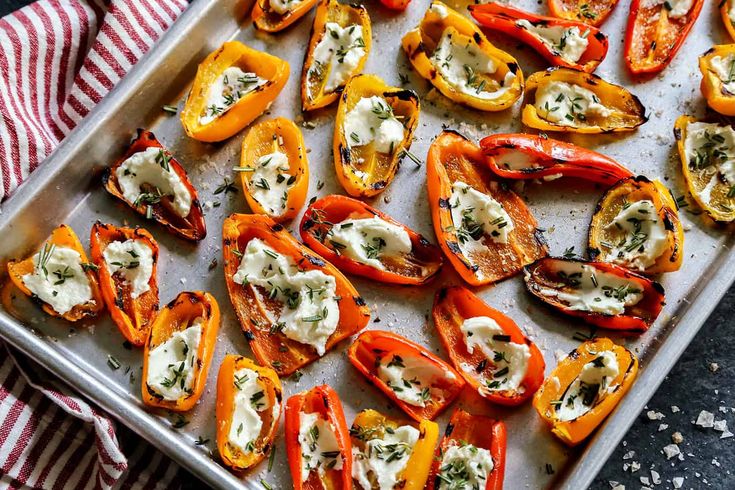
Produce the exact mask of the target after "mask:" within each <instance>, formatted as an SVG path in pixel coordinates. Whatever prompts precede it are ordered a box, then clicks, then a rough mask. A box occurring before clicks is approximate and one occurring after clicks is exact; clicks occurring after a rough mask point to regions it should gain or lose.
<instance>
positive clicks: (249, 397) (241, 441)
mask: <svg viewBox="0 0 735 490" xmlns="http://www.w3.org/2000/svg"><path fill="white" fill-rule="evenodd" d="M233 382H234V383H235V400H234V405H233V407H232V423H231V425H230V433H229V434H228V436H227V437H228V440H229V441H230V443H231V444H232V445H234V446H236V447H237V448H239V449H240V450H241V451H242V452H244V453H252V452H253V449H254V448H255V441H256V440H257V439H258V437H259V436H260V431H261V430H262V428H263V421H262V420H261V418H260V415H259V414H258V412H262V411H264V410H267V409H269V408H271V403H270V400H269V399H268V397H267V396H266V395H265V391H264V390H263V387H262V386H261V385H260V383H259V382H258V373H257V372H255V371H253V370H252V369H247V368H243V369H238V370H237V371H235V377H234V380H233ZM275 408H276V409H277V408H278V407H275Z"/></svg>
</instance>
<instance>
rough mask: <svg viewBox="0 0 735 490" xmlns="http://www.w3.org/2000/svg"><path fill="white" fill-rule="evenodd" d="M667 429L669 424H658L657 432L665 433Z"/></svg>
mask: <svg viewBox="0 0 735 490" xmlns="http://www.w3.org/2000/svg"><path fill="white" fill-rule="evenodd" d="M668 428H669V424H659V426H658V431H659V432H663V431H665V430H666V429H668Z"/></svg>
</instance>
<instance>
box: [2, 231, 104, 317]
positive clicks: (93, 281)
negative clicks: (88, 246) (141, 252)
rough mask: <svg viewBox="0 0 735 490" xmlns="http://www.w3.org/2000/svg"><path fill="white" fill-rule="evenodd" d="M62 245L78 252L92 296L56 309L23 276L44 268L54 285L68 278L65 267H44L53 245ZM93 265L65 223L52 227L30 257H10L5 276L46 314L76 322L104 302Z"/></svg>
mask: <svg viewBox="0 0 735 490" xmlns="http://www.w3.org/2000/svg"><path fill="white" fill-rule="evenodd" d="M62 247H63V248H68V249H71V250H73V251H75V252H77V253H78V254H79V257H80V259H79V261H80V265H81V270H82V272H83V273H84V275H85V276H86V279H87V282H88V283H89V287H90V290H91V298H92V299H91V300H90V301H88V302H86V303H83V304H77V305H74V306H73V307H72V308H71V309H69V310H68V311H65V312H58V311H56V310H54V307H53V306H51V304H49V303H47V302H45V301H44V300H43V299H41V298H40V297H38V296H37V295H36V294H34V293H33V291H31V290H30V288H29V287H28V286H27V285H26V283H25V282H24V280H23V277H24V276H26V275H29V274H35V273H36V272H40V271H43V272H44V273H45V277H46V278H47V280H48V281H50V282H51V283H52V284H54V285H57V284H61V283H63V282H64V280H65V279H68V278H69V276H68V274H69V273H68V270H67V271H66V272H65V270H64V269H61V268H60V267H59V268H54V269H51V270H49V268H46V265H47V264H48V261H49V258H50V257H52V255H53V251H54V250H55V249H56V248H62ZM35 255H38V266H40V267H38V268H37V266H36V264H34V262H33V257H34V256H35ZM95 269H96V268H95V267H94V264H92V263H91V262H89V260H88V259H87V254H86V253H85V252H84V247H82V243H81V242H80V241H79V238H78V237H77V235H76V233H74V230H72V229H71V227H70V226H68V225H59V226H58V227H57V228H55V229H54V230H53V231H52V232H51V235H50V236H49V237H48V239H47V240H46V242H44V244H43V246H42V247H41V248H39V250H38V251H37V252H36V253H34V254H33V255H31V256H30V257H28V258H26V259H23V260H11V261H9V262H8V276H9V277H10V280H11V281H12V282H13V284H14V285H15V286H16V287H17V288H18V289H20V291H21V292H22V293H23V294H25V295H26V296H28V297H29V298H31V299H32V300H34V301H36V302H37V303H38V304H39V305H40V306H41V308H42V309H43V311H45V312H46V313H48V314H49V315H51V316H55V317H61V318H63V319H64V320H67V321H70V322H76V321H79V320H81V319H83V318H86V317H92V316H96V315H97V314H98V313H99V312H100V311H102V309H103V308H104V306H105V303H104V301H103V300H102V295H101V294H100V287H99V282H98V281H97V274H96V273H95ZM59 281H61V282H59ZM49 299H50V298H49Z"/></svg>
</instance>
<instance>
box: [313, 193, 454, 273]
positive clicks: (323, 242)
mask: <svg viewBox="0 0 735 490" xmlns="http://www.w3.org/2000/svg"><path fill="white" fill-rule="evenodd" d="M373 217H377V218H380V219H382V220H384V221H387V222H389V223H391V224H393V225H396V226H400V227H401V228H403V229H404V230H406V233H408V235H409V237H410V238H411V244H412V247H413V248H412V250H411V254H410V255H408V256H406V257H402V258H400V259H396V260H390V261H389V262H387V267H386V270H381V269H378V268H376V267H373V266H371V265H367V264H363V263H361V262H358V261H357V260H354V259H352V258H349V257H346V256H344V255H341V254H340V253H339V250H338V249H336V248H335V247H334V246H333V245H331V244H329V243H328V242H329V241H328V240H327V238H326V237H327V233H328V232H329V230H331V229H332V226H334V225H335V224H337V223H340V222H342V221H344V220H346V219H360V218H373ZM301 240H303V242H304V243H305V244H306V246H308V247H309V248H311V249H312V250H313V251H315V252H316V253H318V254H319V255H320V256H322V257H324V258H325V259H327V260H328V261H329V262H331V263H332V264H334V265H335V266H337V267H338V268H339V269H340V270H342V271H344V272H346V273H348V274H355V275H358V276H364V277H368V278H371V279H374V280H376V281H380V282H385V283H390V284H410V285H421V284H426V283H427V282H429V281H430V280H432V279H433V278H434V277H435V276H436V274H437V273H438V272H439V270H440V269H441V266H442V264H443V263H444V260H443V257H442V253H441V249H439V247H437V246H436V245H432V244H430V243H429V242H428V240H426V238H424V237H423V236H421V235H420V234H418V233H416V232H415V231H413V230H411V229H410V228H408V227H407V226H405V225H403V224H401V223H399V222H398V221H396V220H394V219H393V218H391V217H390V216H388V215H387V214H385V213H382V212H380V211H378V210H377V209H375V208H373V207H371V206H369V205H367V204H365V203H364V202H362V201H358V200H357V199H352V198H351V197H347V196H338V195H334V194H333V195H330V196H326V197H323V198H321V199H319V200H317V201H315V202H314V203H312V204H311V205H310V206H309V208H308V209H307V210H306V212H305V213H304V216H303V218H302V219H301Z"/></svg>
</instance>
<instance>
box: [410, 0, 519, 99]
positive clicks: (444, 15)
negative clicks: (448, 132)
mask: <svg viewBox="0 0 735 490" xmlns="http://www.w3.org/2000/svg"><path fill="white" fill-rule="evenodd" d="M402 45H403V49H404V50H405V51H406V54H407V55H408V59H409V61H410V62H411V65H413V68H414V70H416V72H417V73H418V74H419V75H421V76H422V77H424V78H425V79H427V80H429V81H430V82H431V83H432V85H434V87H436V89H437V90H439V92H441V93H442V94H444V96H446V97H447V98H448V99H450V100H452V101H454V102H457V103H460V104H464V105H466V106H469V107H473V108H475V109H479V110H482V111H502V110H504V109H507V108H508V107H510V106H512V105H513V103H514V102H515V101H516V100H518V98H519V97H520V96H521V94H522V93H523V73H522V72H521V69H520V67H519V66H518V62H517V61H516V60H515V58H513V57H512V56H511V55H509V54H508V53H506V52H505V51H502V50H500V49H498V48H496V47H495V46H493V45H492V44H491V43H490V41H488V40H487V38H486V37H485V35H484V34H483V33H482V31H481V30H480V29H479V28H478V27H477V26H476V25H475V24H473V23H472V21H470V20H469V19H468V18H466V17H464V16H463V15H461V14H459V13H458V12H456V11H454V10H452V9H450V8H449V7H447V6H446V5H445V4H443V3H442V2H440V1H438V0H434V1H433V2H432V3H431V6H430V7H429V9H428V10H427V11H426V14H425V15H424V18H423V19H422V20H421V23H420V24H419V25H418V27H416V28H415V29H413V30H412V31H409V32H408V33H407V34H406V35H405V36H403V41H402Z"/></svg>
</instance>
